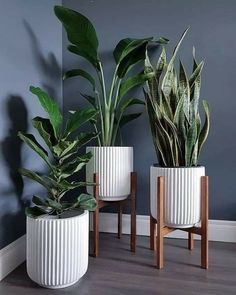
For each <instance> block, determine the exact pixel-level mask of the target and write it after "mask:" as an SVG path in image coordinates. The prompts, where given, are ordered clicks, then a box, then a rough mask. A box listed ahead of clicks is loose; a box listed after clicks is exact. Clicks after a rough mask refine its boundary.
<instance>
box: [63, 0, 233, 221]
mask: <svg viewBox="0 0 236 295" xmlns="http://www.w3.org/2000/svg"><path fill="white" fill-rule="evenodd" d="M63 4H64V5H65V6H68V7H70V8H73V9H76V10H78V11H80V12H81V13H83V14H85V15H87V16H88V17H89V18H90V19H91V20H92V22H93V23H94V24H95V27H96V29H97V33H98V36H99V40H100V47H99V48H100V52H101V56H102V58H103V61H104V62H105V65H106V76H107V77H109V76H110V70H111V59H112V50H113V48H114V46H115V44H116V43H117V42H118V41H119V40H120V39H122V38H125V37H144V36H150V35H151V36H159V35H163V36H166V37H168V38H169V39H170V40H171V41H170V44H169V45H168V49H169V52H170V50H172V49H173V47H174V45H175V44H176V42H177V39H178V38H179V36H180V34H181V33H182V32H183V30H184V29H185V28H186V27H187V26H189V25H190V26H191V30H190V32H189V33H188V35H187V37H186V39H185V41H184V42H183V45H182V49H181V57H182V59H183V61H184V63H185V64H187V65H189V66H190V62H191V60H192V59H191V52H192V46H193V45H195V47H196V53H197V57H198V58H199V59H200V58H203V59H204V60H205V62H206V65H205V69H204V73H203V83H202V98H204V99H205V98H206V99H208V100H209V102H210V106H211V124H212V126H211V130H210V137H209V140H208V142H207V144H206V145H205V148H204V150H203V152H202V156H201V160H200V163H201V164H204V165H205V166H206V169H207V170H206V171H207V174H208V175H209V176H210V218H211V219H227V220H236V198H235V197H236V196H235V194H236V181H235V178H236V155H235V151H236V128H235V115H236V99H235V84H236V58H235V52H236V17H235V16H236V14H235V11H236V1H235V0H227V1H222V0H207V1H206V0H197V1H193V0H192V1H189V0H178V1H177V0H145V1H143V0H125V1H124V0H123V1H118V0H117V1H114V0H113V1H111V0H99V1H87V0H80V1H75V0H67V1H63ZM66 45H67V40H66V38H65V36H64V38H63V66H64V67H65V68H70V67H76V66H80V67H83V66H84V65H85V64H86V63H85V62H84V61H83V60H78V58H76V57H75V56H73V55H72V54H70V53H68V52H67V51H66ZM85 84H86V83H85V82H84V81H82V80H71V81H69V80H68V81H66V82H65V84H64V108H65V110H68V109H69V108H75V107H76V106H78V105H81V104H82V99H81V98H79V92H80V91H82V92H83V91H86V90H87V86H85ZM137 95H139V96H140V97H142V93H141V91H139V92H138V93H137ZM123 134H124V142H125V144H126V145H131V146H134V149H135V169H136V171H137V172H138V177H139V178H138V181H139V182H138V213H139V214H148V211H149V210H148V207H149V205H148V198H149V197H148V181H149V167H150V165H151V164H152V163H153V162H156V156H155V153H154V148H153V144H152V139H151V136H150V131H149V126H148V120H147V116H146V114H144V115H143V116H142V118H140V119H138V120H137V121H135V122H133V123H131V124H130V125H127V127H126V129H125V130H124V133H123Z"/></svg>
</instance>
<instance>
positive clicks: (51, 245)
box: [27, 211, 89, 289]
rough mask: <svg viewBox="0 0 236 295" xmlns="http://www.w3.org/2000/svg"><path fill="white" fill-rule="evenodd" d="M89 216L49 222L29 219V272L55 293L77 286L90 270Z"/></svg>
mask: <svg viewBox="0 0 236 295" xmlns="http://www.w3.org/2000/svg"><path fill="white" fill-rule="evenodd" d="M88 223H89V213H88V211H84V213H83V214H81V215H77V216H75V217H69V218H62V219H50V218H47V217H45V218H38V219H33V218H30V217H27V272H28V275H29V277H30V278H31V280H33V281H34V282H36V283H37V284H39V285H41V286H43V287H46V288H52V289H58V288H65V287H68V286H71V285H73V284H75V283H76V282H78V280H79V279H80V278H81V277H82V276H83V275H84V274H85V273H86V271H87V268H88V233H89V225H88Z"/></svg>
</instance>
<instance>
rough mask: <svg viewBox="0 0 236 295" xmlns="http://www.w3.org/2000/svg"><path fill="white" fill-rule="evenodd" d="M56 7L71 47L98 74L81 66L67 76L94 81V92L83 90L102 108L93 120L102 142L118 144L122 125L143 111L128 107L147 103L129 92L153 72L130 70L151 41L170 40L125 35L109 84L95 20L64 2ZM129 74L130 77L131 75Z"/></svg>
mask: <svg viewBox="0 0 236 295" xmlns="http://www.w3.org/2000/svg"><path fill="white" fill-rule="evenodd" d="M54 11H55V14H56V16H57V17H58V19H59V20H60V21H61V22H62V24H63V26H64V28H65V30H66V33H67V37H68V41H69V42H70V45H69V46H68V50H69V51H70V52H72V53H73V54H76V55H78V56H80V57H82V58H84V59H85V60H86V61H87V62H88V63H90V64H91V65H92V67H93V69H94V72H95V74H96V76H95V77H96V78H95V77H94V76H93V75H92V74H90V73H88V72H87V71H85V70H83V69H78V68H77V69H71V70H69V71H67V72H66V73H65V74H64V78H65V79H67V78H71V77H75V76H80V77H83V78H85V79H86V80H87V81H88V82H89V83H90V84H91V86H92V91H93V94H92V95H87V94H82V96H83V97H84V98H85V99H86V100H87V101H88V102H89V103H90V104H91V105H92V106H93V107H94V109H95V110H98V116H97V121H96V122H95V121H94V120H93V122H92V123H93V125H94V128H95V130H96V131H99V134H98V137H97V139H98V144H99V145H100V146H113V145H116V144H118V138H119V137H120V130H121V128H122V127H123V126H124V125H125V124H126V123H128V122H130V121H131V120H134V119H136V118H138V117H139V116H140V115H141V112H139V113H127V112H126V111H127V110H128V109H129V108H130V107H131V106H133V105H137V104H140V105H142V104H145V102H144V101H142V100H140V99H138V98H133V97H128V96H127V94H128V92H129V91H130V90H131V89H133V88H134V87H135V86H138V85H141V84H143V83H144V82H145V81H146V80H147V79H148V78H150V77H152V75H153V73H144V72H143V71H142V72H140V73H136V74H133V73H132V74H131V75H130V70H131V69H132V68H133V66H134V65H136V64H137V63H139V62H140V61H143V60H144V59H145V51H146V47H147V46H148V44H150V43H153V44H165V43H167V42H168V40H167V39H166V38H159V39H158V40H155V39H154V38H153V37H149V38H143V39H131V38H126V39H122V40H121V41H120V42H119V43H118V44H117V45H116V47H115V49H114V51H113V56H114V60H115V69H114V72H113V77H112V81H111V83H110V84H108V83H107V81H106V79H105V77H104V69H103V64H102V61H101V59H100V56H99V52H98V47H99V42H98V38H97V34H96V30H95V28H94V26H93V25H92V23H91V22H90V21H89V20H88V19H87V18H86V17H85V16H84V15H82V14H80V13H79V12H77V11H74V10H71V9H69V8H66V7H63V6H55V8H54ZM128 74H129V77H127V75H128Z"/></svg>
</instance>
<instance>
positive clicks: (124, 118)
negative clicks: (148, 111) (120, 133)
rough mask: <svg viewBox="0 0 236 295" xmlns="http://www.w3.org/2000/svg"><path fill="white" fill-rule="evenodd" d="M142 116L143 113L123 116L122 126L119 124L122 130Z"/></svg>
mask: <svg viewBox="0 0 236 295" xmlns="http://www.w3.org/2000/svg"><path fill="white" fill-rule="evenodd" d="M141 115H142V113H134V114H127V115H123V116H122V117H121V119H120V124H119V126H120V128H121V127H123V126H124V125H125V124H127V123H129V122H130V121H133V120H134V119H137V118H138V117H139V116H141Z"/></svg>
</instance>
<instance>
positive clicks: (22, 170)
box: [19, 168, 51, 191]
mask: <svg viewBox="0 0 236 295" xmlns="http://www.w3.org/2000/svg"><path fill="white" fill-rule="evenodd" d="M19 172H20V174H21V175H23V176H26V177H28V178H30V179H32V180H34V181H36V182H38V183H39V184H41V185H42V186H44V187H45V188H46V189H47V190H49V191H50V190H51V186H50V183H49V182H48V181H47V180H46V179H44V177H43V176H40V175H39V174H37V173H35V172H34V171H31V170H28V169H25V168H20V169H19Z"/></svg>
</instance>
